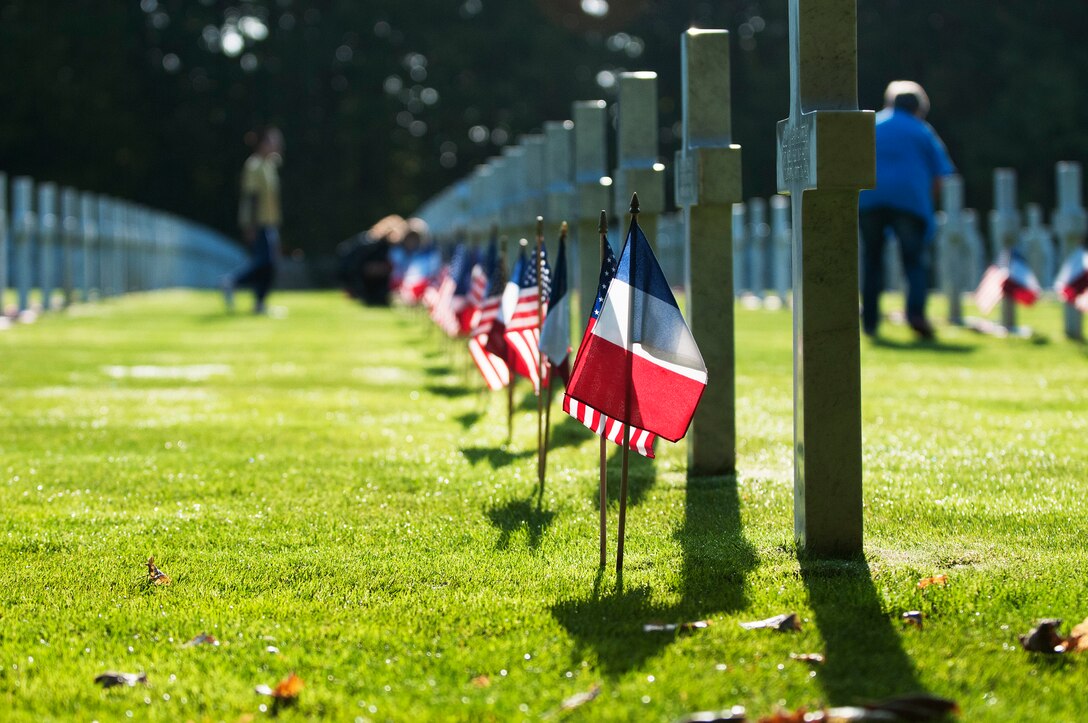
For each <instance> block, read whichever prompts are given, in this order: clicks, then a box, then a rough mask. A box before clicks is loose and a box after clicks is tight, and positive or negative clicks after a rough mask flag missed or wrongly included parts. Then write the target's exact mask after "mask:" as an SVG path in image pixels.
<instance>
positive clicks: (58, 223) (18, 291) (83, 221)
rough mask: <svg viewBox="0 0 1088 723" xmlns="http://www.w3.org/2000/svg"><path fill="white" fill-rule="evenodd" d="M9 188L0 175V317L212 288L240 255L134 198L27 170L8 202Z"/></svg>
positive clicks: (210, 234) (221, 239)
mask: <svg viewBox="0 0 1088 723" xmlns="http://www.w3.org/2000/svg"><path fill="white" fill-rule="evenodd" d="M8 191H9V185H8V182H7V176H6V175H5V174H3V173H0V300H2V303H0V306H2V310H3V316H4V317H15V316H18V317H21V318H23V319H30V318H33V317H34V316H36V315H37V314H38V313H39V312H43V311H50V310H52V309H57V308H63V307H65V306H68V305H69V304H72V303H75V302H77V301H84V302H85V301H91V300H93V299H97V298H102V297H108V296H116V295H119V294H123V293H128V292H133V291H147V290H153V289H161V288H166V287H171V286H198V287H213V286H216V285H217V284H218V280H219V278H220V277H221V276H222V275H223V274H225V273H227V272H229V271H231V270H233V269H235V268H237V267H238V266H240V265H241V264H242V263H244V261H245V252H244V251H243V250H242V249H241V247H240V246H238V245H237V244H235V243H233V242H232V241H230V240H229V239H228V238H226V237H225V236H223V235H222V234H219V233H217V232H215V231H212V230H211V229H208V228H205V227H203V226H200V225H198V224H194V223H191V222H188V221H185V220H183V219H180V218H177V217H175V216H172V215H170V214H166V213H162V212H159V211H154V210H152V209H149V208H146V207H143V206H140V205H138V204H134V203H130V202H127V201H122V200H119V199H115V198H110V197H108V196H102V195H96V194H92V193H87V192H83V191H78V190H76V189H74V188H68V187H63V188H58V187H57V185H56V184H54V183H51V182H42V183H37V184H36V183H35V182H34V180H33V179H32V178H29V177H27V176H19V177H16V178H14V179H12V182H11V184H10V206H9V204H8V200H9V193H8ZM9 209H10V211H9ZM8 289H14V292H15V293H14V295H13V296H12V297H10V298H9V297H8V296H7V290H8Z"/></svg>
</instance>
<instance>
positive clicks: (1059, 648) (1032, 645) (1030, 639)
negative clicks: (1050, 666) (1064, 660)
mask: <svg viewBox="0 0 1088 723" xmlns="http://www.w3.org/2000/svg"><path fill="white" fill-rule="evenodd" d="M1061 626H1062V621H1061V619H1060V618H1047V619H1046V620H1040V621H1039V624H1038V625H1036V626H1035V627H1034V628H1032V629H1031V631H1030V632H1028V634H1027V635H1021V636H1020V645H1022V646H1023V648H1024V650H1027V651H1030V652H1032V653H1051V654H1054V653H1064V652H1065V651H1066V650H1067V649H1068V648H1067V645H1066V641H1065V639H1064V638H1062V636H1061V635H1060V634H1059V633H1058V628H1060V627H1061Z"/></svg>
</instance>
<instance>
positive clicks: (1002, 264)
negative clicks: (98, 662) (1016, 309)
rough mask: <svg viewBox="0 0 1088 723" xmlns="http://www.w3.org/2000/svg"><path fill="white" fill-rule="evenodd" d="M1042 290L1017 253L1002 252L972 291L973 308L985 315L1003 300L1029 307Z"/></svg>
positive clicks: (1025, 262)
mask: <svg viewBox="0 0 1088 723" xmlns="http://www.w3.org/2000/svg"><path fill="white" fill-rule="evenodd" d="M1042 291H1043V288H1042V287H1041V286H1040V285H1039V280H1038V279H1036V278H1035V274H1034V273H1032V271H1031V267H1030V266H1028V261H1027V259H1025V258H1024V256H1023V255H1022V254H1021V253H1020V252H1019V251H1017V250H1016V249H1012V250H1011V251H1004V252H1002V254H1001V256H1000V257H999V258H998V261H997V263H996V264H993V265H992V266H990V268H988V269H986V273H984V274H983V275H982V280H981V281H980V282H979V285H978V288H977V289H975V306H977V307H978V310H979V311H980V312H982V313H983V314H989V313H990V312H991V311H993V309H994V307H995V306H997V302H999V301H1001V299H1003V298H1005V297H1006V296H1007V297H1009V298H1011V299H1014V300H1015V301H1016V302H1017V303H1019V304H1023V305H1025V306H1031V305H1032V304H1034V303H1035V300H1036V299H1038V298H1039V294H1041V293H1042Z"/></svg>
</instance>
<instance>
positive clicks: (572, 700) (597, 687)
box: [559, 683, 601, 712]
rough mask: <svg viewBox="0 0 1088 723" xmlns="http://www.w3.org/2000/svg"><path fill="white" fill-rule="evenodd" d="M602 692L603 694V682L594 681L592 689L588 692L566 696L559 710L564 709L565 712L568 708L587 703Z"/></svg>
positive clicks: (572, 708) (571, 708)
mask: <svg viewBox="0 0 1088 723" xmlns="http://www.w3.org/2000/svg"><path fill="white" fill-rule="evenodd" d="M600 694H601V684H600V683H594V684H593V685H592V686H591V687H590V689H589V690H587V691H586V692H584V693H575V694H574V695H572V696H571V697H569V698H566V699H565V700H564V701H563V702H562V703H560V704H559V710H561V711H564V712H566V711H568V710H574V709H575V708H577V707H578V706H582V705H585V704H586V703H588V702H589V701H591V700H593V699H594V698H596V697H597V696H598V695H600Z"/></svg>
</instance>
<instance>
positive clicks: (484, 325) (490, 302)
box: [468, 250, 510, 391]
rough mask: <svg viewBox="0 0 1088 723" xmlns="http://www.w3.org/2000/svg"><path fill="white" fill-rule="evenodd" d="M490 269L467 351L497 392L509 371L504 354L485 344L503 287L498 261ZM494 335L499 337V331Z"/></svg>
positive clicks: (492, 326)
mask: <svg viewBox="0 0 1088 723" xmlns="http://www.w3.org/2000/svg"><path fill="white" fill-rule="evenodd" d="M489 256H490V250H489ZM491 268H492V271H491V273H490V275H489V277H488V278H487V285H486V287H485V291H484V292H483V293H482V296H483V299H482V300H481V301H480V304H479V312H478V313H477V314H476V317H475V319H474V325H473V328H472V336H471V338H470V339H469V340H468V351H469V354H471V355H472V361H474V362H475V363H476V368H477V369H479V370H480V374H482V375H483V378H484V382H486V383H487V388H488V389H491V390H492V391H498V390H499V389H502V388H503V387H505V386H506V385H507V384H509V383H510V368H509V367H508V366H507V365H506V360H505V358H504V357H505V355H496V354H493V353H491V352H489V351H488V350H487V345H488V344H487V343H488V340H489V338H490V336H491V333H492V330H493V328H494V326H495V320H496V318H497V317H498V315H499V308H500V306H501V304H502V292H503V289H504V288H506V270H505V269H504V268H503V265H502V264H501V263H500V262H499V261H498V259H495V261H494V264H493V265H492V267H491ZM498 334H499V336H500V337H501V336H502V331H499V332H498Z"/></svg>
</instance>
